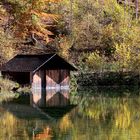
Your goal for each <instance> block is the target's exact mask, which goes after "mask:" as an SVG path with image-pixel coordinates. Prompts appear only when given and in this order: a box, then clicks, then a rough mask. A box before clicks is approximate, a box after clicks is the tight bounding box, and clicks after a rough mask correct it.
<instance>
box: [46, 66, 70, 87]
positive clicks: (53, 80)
mask: <svg viewBox="0 0 140 140" xmlns="http://www.w3.org/2000/svg"><path fill="white" fill-rule="evenodd" d="M69 77H70V71H69V70H63V69H60V70H47V71H46V88H47V89H53V88H57V87H61V88H65V87H69Z"/></svg>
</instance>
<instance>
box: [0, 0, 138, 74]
mask: <svg viewBox="0 0 140 140" xmlns="http://www.w3.org/2000/svg"><path fill="white" fill-rule="evenodd" d="M139 8H140V2H138V1H137V0H135V1H130V0H129V1H127V0H126V1H123V0H118V1H117V0H99V1H98V0H97V1H96V0H95V1H93V0H88V1H86V0H83V1H81V0H34V1H32V0H31V1H28V0H16V1H15V0H1V2H0V49H1V52H0V59H1V63H4V62H6V61H7V60H8V59H10V58H11V57H12V56H14V55H15V54H17V53H47V52H57V53H59V54H60V55H61V56H63V57H65V58H66V59H69V60H71V61H72V62H73V63H75V64H76V65H77V66H78V67H79V69H80V70H81V71H84V72H85V71H98V72H101V71H136V72H137V71H139V69H140V53H139V51H140V18H139V17H140V16H139Z"/></svg>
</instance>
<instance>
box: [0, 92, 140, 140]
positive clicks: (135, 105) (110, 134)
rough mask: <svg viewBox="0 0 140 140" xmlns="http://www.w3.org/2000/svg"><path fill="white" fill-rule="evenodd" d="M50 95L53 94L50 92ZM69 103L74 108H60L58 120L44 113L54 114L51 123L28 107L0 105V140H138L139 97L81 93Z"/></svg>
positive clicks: (139, 122) (139, 126)
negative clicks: (73, 104) (61, 112)
mask: <svg viewBox="0 0 140 140" xmlns="http://www.w3.org/2000/svg"><path fill="white" fill-rule="evenodd" d="M127 92H128V91H127ZM57 94H58V93H57ZM59 94H60V93H59ZM112 94H113V93H112ZM51 95H55V94H53V92H51ZM51 95H50V96H49V97H50V98H49V97H48V98H47V99H48V100H50V99H51V98H52V96H51ZM70 100H71V103H72V102H73V101H74V102H77V103H78V106H76V107H75V108H73V109H67V107H64V108H63V110H67V111H66V112H65V113H64V114H63V115H61V116H60V117H55V116H58V114H59V111H58V110H57V109H56V110H55V109H54V110H53V108H51V110H48V112H51V111H52V110H53V112H55V113H54V114H53V116H52V117H53V118H54V119H48V118H45V117H42V114H39V113H40V112H38V111H37V110H35V109H34V108H32V107H29V106H25V105H19V104H11V105H9V104H6V105H2V106H1V107H0V119H1V123H0V139H2V140H3V139H6V140H11V139H12V140H17V139H20V140H28V139H47V140H58V139H60V140H66V139H69V140H85V139H86V140H130V139H132V140H139V138H140V96H139V95H136V96H132V97H130V96H129V97H128V96H123V97H119V96H116V97H109V96H108V97H106V96H94V95H93V94H92V92H91V91H90V93H89V92H87V91H84V92H83V91H82V92H79V93H77V94H71V96H70ZM53 105H54V104H53ZM46 110H47V109H46ZM23 112H24V113H23ZM29 112H30V113H29ZM37 114H38V115H37ZM35 116H36V117H35ZM3 128H4V129H3Z"/></svg>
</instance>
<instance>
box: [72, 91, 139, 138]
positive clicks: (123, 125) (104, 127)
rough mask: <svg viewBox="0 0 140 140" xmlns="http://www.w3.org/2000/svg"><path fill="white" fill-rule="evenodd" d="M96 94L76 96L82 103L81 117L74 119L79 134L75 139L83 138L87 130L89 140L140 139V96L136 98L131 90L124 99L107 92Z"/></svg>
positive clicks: (79, 110) (79, 115)
mask: <svg viewBox="0 0 140 140" xmlns="http://www.w3.org/2000/svg"><path fill="white" fill-rule="evenodd" d="M92 92H93V91H92ZM92 92H90V93H88V92H81V93H77V96H76V95H74V96H73V97H72V98H73V100H75V101H74V102H77V103H78V107H77V108H76V110H77V112H78V115H75V116H73V117H72V118H74V119H73V124H74V126H73V127H74V128H75V129H76V131H77V132H76V133H75V135H77V136H75V137H78V138H80V137H79V135H80V136H81V133H82V130H84V131H85V132H83V133H84V134H83V136H82V137H86V136H88V138H87V137H86V139H89V140H90V139H101V140H102V139H110V140H113V139H121V140H127V139H139V137H140V134H139V133H138V131H139V129H140V108H139V105H140V97H139V96H136V95H135V96H134V97H133V96H132V95H131V93H129V91H128V94H129V95H131V96H130V97H129V96H128V94H127V95H126V96H124V95H123V97H122V96H120V97H119V96H116V97H112V95H111V97H109V96H108V95H106V93H102V94H101V95H100V94H98V93H97V92H96V93H92ZM83 93H84V94H83ZM103 95H105V96H103ZM75 120H76V122H75ZM82 122H83V123H82ZM78 124H80V126H78ZM91 134H92V136H91ZM80 139H83V138H80Z"/></svg>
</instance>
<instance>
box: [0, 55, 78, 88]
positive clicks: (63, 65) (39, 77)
mask: <svg viewBox="0 0 140 140" xmlns="http://www.w3.org/2000/svg"><path fill="white" fill-rule="evenodd" d="M74 70H76V68H75V67H74V66H72V65H71V64H70V63H68V62H67V61H66V60H64V59H63V58H62V57H60V56H59V55H57V54H56V53H52V54H41V55H17V56H15V57H14V58H12V59H11V60H10V61H8V62H7V63H5V64H4V65H3V66H2V67H1V68H0V71H1V74H2V75H3V76H4V77H8V78H10V79H11V80H13V81H16V82H18V83H19V84H20V85H31V87H32V88H35V89H54V88H68V87H69V80H70V71H74Z"/></svg>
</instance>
